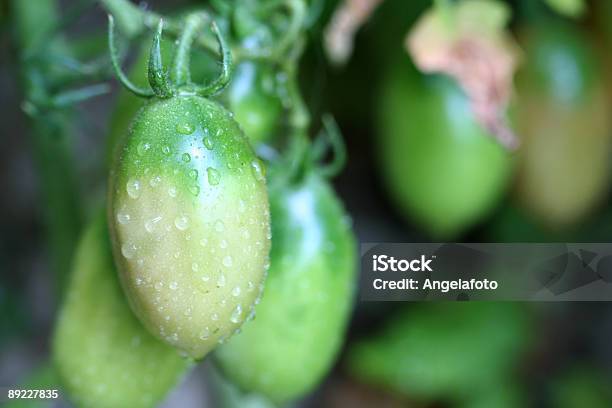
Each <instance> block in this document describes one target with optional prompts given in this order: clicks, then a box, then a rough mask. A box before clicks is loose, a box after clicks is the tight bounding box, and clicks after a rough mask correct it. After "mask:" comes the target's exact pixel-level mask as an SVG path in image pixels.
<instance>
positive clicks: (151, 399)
mask: <svg viewBox="0 0 612 408" xmlns="http://www.w3.org/2000/svg"><path fill="white" fill-rule="evenodd" d="M66 294H67V297H66V300H65V302H64V304H63V306H62V308H61V310H60V314H59V319H58V322H57V326H56V328H55V333H54V336H53V351H52V353H53V360H54V363H55V366H56V369H57V371H58V374H59V377H60V379H61V382H62V385H63V386H64V389H65V390H66V391H67V392H68V393H69V397H70V398H71V399H72V400H73V401H74V402H76V403H77V404H78V405H79V406H84V407H112V408H117V407H126V408H127V407H129V408H137V407H153V406H156V405H157V404H158V403H159V402H160V400H162V399H163V397H164V396H165V395H166V393H167V392H168V391H169V390H171V389H172V388H173V387H174V386H175V384H176V383H177V382H178V380H179V379H180V378H181V377H182V376H183V374H184V373H185V372H186V371H187V369H188V367H189V366H190V364H191V363H190V360H188V359H185V358H182V357H180V356H179V355H178V352H177V351H176V350H175V349H174V348H172V347H170V346H167V345H166V344H164V343H162V342H161V341H159V340H157V339H155V338H154V337H153V336H151V335H150V334H149V332H147V330H146V329H145V328H144V327H143V326H142V325H141V323H140V322H139V321H138V319H136V317H135V316H134V315H133V314H132V311H131V310H130V307H129V306H128V304H127V301H126V299H125V296H124V294H123V291H122V289H121V287H120V285H119V281H118V277H117V272H116V271H115V267H114V264H113V257H112V252H111V248H110V241H109V236H108V232H107V226H106V222H105V217H104V215H103V214H99V216H98V217H96V219H95V220H94V222H93V223H92V224H91V225H90V226H89V228H87V230H86V231H85V235H84V236H83V238H82V240H81V243H80V245H79V247H78V250H77V252H76V257H75V260H74V267H73V270H72V276H71V282H70V285H69V287H68V290H67V292H66Z"/></svg>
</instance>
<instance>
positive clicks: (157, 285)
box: [155, 282, 164, 291]
mask: <svg viewBox="0 0 612 408" xmlns="http://www.w3.org/2000/svg"><path fill="white" fill-rule="evenodd" d="M163 287H164V284H163V282H157V283H156V284H155V290H157V291H160V290H162V288H163Z"/></svg>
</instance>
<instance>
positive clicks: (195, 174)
mask: <svg viewBox="0 0 612 408" xmlns="http://www.w3.org/2000/svg"><path fill="white" fill-rule="evenodd" d="M189 177H191V178H192V179H194V180H197V179H198V171H197V170H196V169H191V170H189Z"/></svg>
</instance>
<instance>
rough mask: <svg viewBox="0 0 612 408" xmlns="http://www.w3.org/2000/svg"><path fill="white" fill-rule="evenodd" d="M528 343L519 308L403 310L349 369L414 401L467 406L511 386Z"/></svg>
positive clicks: (356, 348)
mask: <svg viewBox="0 0 612 408" xmlns="http://www.w3.org/2000/svg"><path fill="white" fill-rule="evenodd" d="M528 340H529V324H528V320H527V319H526V316H525V310H524V309H523V308H522V306H520V305H516V304H511V303H488V302H484V303H449V304H427V305H421V306H419V307H417V308H410V309H402V310H400V312H399V313H398V315H396V316H394V317H393V318H392V319H391V320H390V321H389V322H388V323H387V325H386V327H385V328H384V329H383V330H382V331H381V332H380V333H379V334H376V335H373V336H371V337H369V338H367V339H364V340H362V341H360V342H357V343H354V345H353V346H352V347H351V348H350V349H349V351H348V369H349V371H350V373H351V374H352V375H353V376H354V377H356V378H357V379H359V380H360V381H362V382H364V383H366V384H370V385H372V386H376V387H380V388H384V389H386V390H389V391H392V392H395V393H399V394H403V395H407V396H412V397H413V398H423V399H440V398H442V399H445V398H452V399H457V400H464V399H465V398H468V397H470V396H473V395H474V393H475V392H480V393H483V392H484V391H486V390H487V388H488V387H491V386H497V385H499V384H507V383H508V381H507V379H508V375H509V374H510V373H511V372H512V370H513V369H514V368H515V365H516V364H517V361H518V358H519V357H520V355H521V354H522V352H524V350H525V347H526V345H527V344H528Z"/></svg>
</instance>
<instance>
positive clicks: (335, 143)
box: [310, 115, 346, 178]
mask: <svg viewBox="0 0 612 408" xmlns="http://www.w3.org/2000/svg"><path fill="white" fill-rule="evenodd" d="M322 121H323V128H324V129H323V131H322V132H321V133H320V134H319V136H318V137H317V139H316V140H315V141H314V143H313V144H312V149H311V153H310V157H311V160H312V161H313V162H314V163H317V162H319V163H320V162H321V161H322V160H323V158H324V156H325V154H326V153H327V151H328V148H329V147H331V149H332V153H333V157H332V160H331V162H329V163H327V164H319V166H318V171H319V173H320V174H321V175H323V176H324V177H327V178H331V177H334V176H336V175H337V174H338V173H339V172H340V171H341V170H342V169H343V168H344V165H345V164H346V146H345V144H344V140H343V138H342V134H341V132H340V129H339V128H338V124H337V123H336V121H335V120H334V118H333V117H332V116H331V115H324V116H323V118H322Z"/></svg>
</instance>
